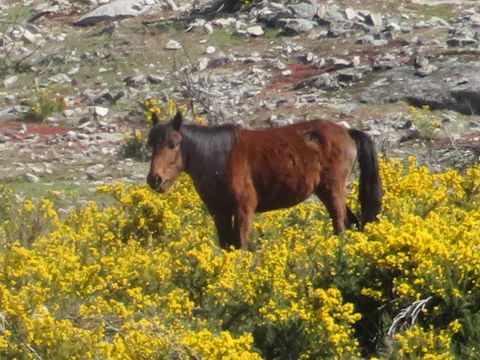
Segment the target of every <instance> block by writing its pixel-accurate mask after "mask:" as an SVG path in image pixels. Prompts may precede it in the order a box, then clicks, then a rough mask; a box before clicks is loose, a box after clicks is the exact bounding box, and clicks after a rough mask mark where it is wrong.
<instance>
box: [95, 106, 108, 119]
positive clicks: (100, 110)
mask: <svg viewBox="0 0 480 360" xmlns="http://www.w3.org/2000/svg"><path fill="white" fill-rule="evenodd" d="M93 113H94V114H95V115H96V116H99V117H104V116H107V114H108V108H106V107H102V106H95V108H94V110H93Z"/></svg>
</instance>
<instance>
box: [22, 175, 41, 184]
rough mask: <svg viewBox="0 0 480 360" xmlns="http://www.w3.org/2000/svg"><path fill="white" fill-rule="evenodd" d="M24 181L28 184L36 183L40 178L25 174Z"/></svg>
mask: <svg viewBox="0 0 480 360" xmlns="http://www.w3.org/2000/svg"><path fill="white" fill-rule="evenodd" d="M25 180H27V181H28V182H29V183H38V182H39V181H40V178H39V177H38V176H36V175H34V174H31V173H27V174H25Z"/></svg>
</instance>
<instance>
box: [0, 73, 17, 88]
mask: <svg viewBox="0 0 480 360" xmlns="http://www.w3.org/2000/svg"><path fill="white" fill-rule="evenodd" d="M17 81H18V76H17V75H13V76H9V77H8V78H6V79H5V80H4V81H3V85H5V87H6V88H7V87H10V86H12V85H14V84H15V83H16V82H17Z"/></svg>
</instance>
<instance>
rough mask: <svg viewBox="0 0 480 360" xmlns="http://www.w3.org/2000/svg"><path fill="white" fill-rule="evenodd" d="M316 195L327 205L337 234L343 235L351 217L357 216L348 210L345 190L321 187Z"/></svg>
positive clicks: (334, 187) (337, 187) (336, 187)
mask: <svg viewBox="0 0 480 360" xmlns="http://www.w3.org/2000/svg"><path fill="white" fill-rule="evenodd" d="M315 194H316V195H317V196H318V197H319V198H320V200H321V201H322V202H323V203H324V204H325V206H326V208H327V210H328V213H329V214H330V217H331V218H332V223H333V230H334V231H335V234H339V233H341V232H342V231H343V230H345V228H346V226H347V225H349V222H350V221H351V220H352V218H351V216H355V215H353V213H352V211H351V210H350V209H348V210H347V205H346V203H345V190H344V188H343V187H340V186H332V187H331V186H325V185H321V186H319V187H318V189H317V190H316V191H315Z"/></svg>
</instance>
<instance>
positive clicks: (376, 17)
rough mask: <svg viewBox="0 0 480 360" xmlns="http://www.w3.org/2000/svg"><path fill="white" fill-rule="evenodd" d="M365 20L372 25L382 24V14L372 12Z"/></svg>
mask: <svg viewBox="0 0 480 360" xmlns="http://www.w3.org/2000/svg"><path fill="white" fill-rule="evenodd" d="M365 22H366V23H367V24H368V25H371V26H380V25H382V15H380V14H376V13H370V14H367V15H366V16H365Z"/></svg>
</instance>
